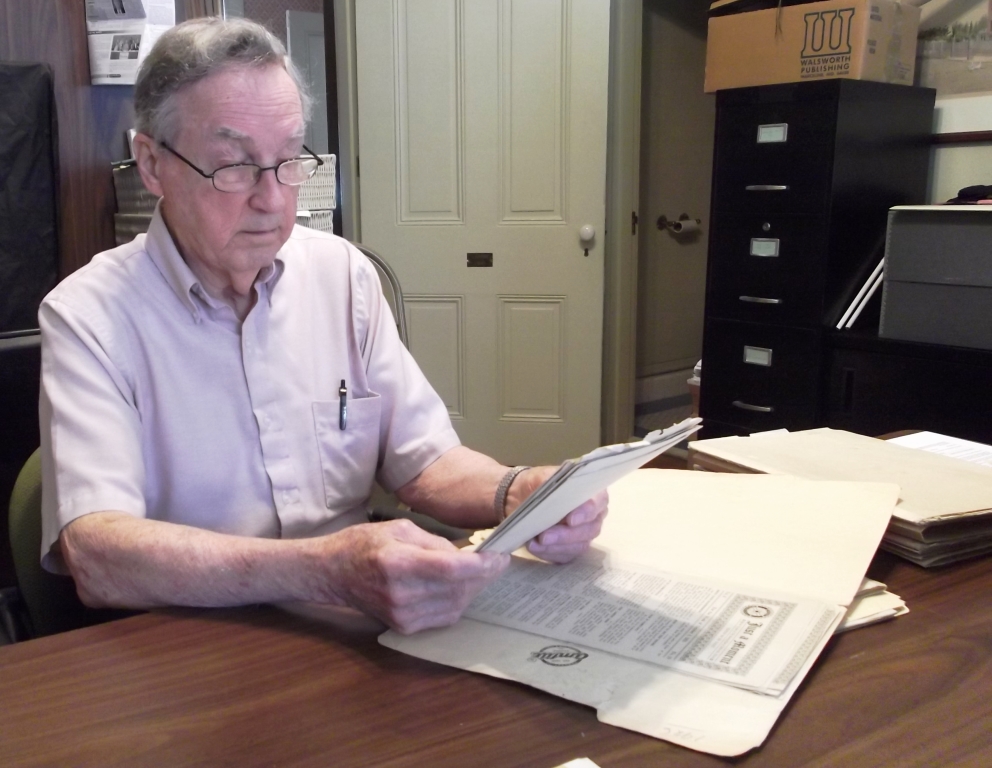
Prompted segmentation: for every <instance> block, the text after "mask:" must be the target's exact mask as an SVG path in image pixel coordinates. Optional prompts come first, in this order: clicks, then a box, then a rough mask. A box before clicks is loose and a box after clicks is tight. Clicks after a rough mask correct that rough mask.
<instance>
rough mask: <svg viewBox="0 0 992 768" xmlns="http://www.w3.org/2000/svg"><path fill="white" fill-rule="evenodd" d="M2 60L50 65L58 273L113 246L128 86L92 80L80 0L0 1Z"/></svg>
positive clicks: (129, 108) (129, 115)
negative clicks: (114, 165) (116, 164)
mask: <svg viewBox="0 0 992 768" xmlns="http://www.w3.org/2000/svg"><path fill="white" fill-rule="evenodd" d="M0 60H3V61H42V62H46V63H48V64H50V65H51V67H52V70H53V72H54V79H55V101H56V107H57V109H58V123H59V163H60V171H59V177H60V205H61V210H60V232H59V241H60V246H61V252H60V261H61V273H62V275H67V274H69V273H70V272H72V271H74V270H76V269H78V268H79V267H81V266H83V265H84V264H86V263H87V262H88V261H89V260H90V258H91V257H92V256H93V254H95V253H98V252H99V251H102V250H106V249H107V248H112V247H113V245H114V231H113V214H114V211H115V209H116V203H115V200H114V189H113V179H112V176H111V172H110V163H111V161H113V160H120V159H121V158H123V157H126V156H127V153H126V151H125V148H124V132H125V131H126V130H127V129H128V128H129V127H130V126H131V124H132V122H133V120H134V110H133V101H134V98H133V90H134V89H133V88H132V87H130V86H107V85H102V86H91V85H90V81H89V78H90V68H89V58H88V54H87V50H86V20H85V5H84V3H83V2H82V0H78V1H77V0H30V2H28V1H27V0H0Z"/></svg>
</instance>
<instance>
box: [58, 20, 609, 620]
mask: <svg viewBox="0 0 992 768" xmlns="http://www.w3.org/2000/svg"><path fill="white" fill-rule="evenodd" d="M308 107H309V104H308V99H307V97H306V94H305V91H304V89H302V88H301V87H300V80H299V76H298V74H297V73H296V71H295V70H294V68H293V66H292V64H291V63H289V62H288V59H287V57H286V55H285V50H284V49H283V47H282V45H281V44H280V43H279V41H278V40H277V39H275V38H274V37H273V36H272V35H271V34H270V33H268V32H267V31H266V30H265V29H264V28H262V27H260V26H258V25H255V24H253V23H251V22H247V21H227V22H225V21H221V20H218V19H210V20H196V21H192V22H187V23H185V24H182V25H180V26H178V27H175V28H174V29H172V30H170V31H169V32H167V33H166V34H164V35H163V36H162V37H161V38H160V40H159V41H158V43H157V44H156V45H155V47H154V48H153V50H152V51H151V53H150V54H149V56H148V59H147V60H146V61H145V63H144V65H143V67H142V70H141V73H140V75H139V79H138V83H137V85H136V87H135V109H136V112H137V129H138V134H137V136H136V137H135V139H134V151H135V156H136V159H137V162H138V167H139V170H140V172H141V175H142V178H143V179H144V182H145V185H146V186H147V187H148V188H149V189H150V190H151V191H152V192H154V193H155V194H158V195H161V196H162V201H161V203H160V205H159V207H158V209H157V211H156V213H155V216H154V217H153V219H152V222H151V226H150V228H149V231H148V234H147V235H146V236H139V237H138V238H136V239H135V240H134V242H132V243H130V244H128V245H124V246H121V247H119V248H115V249H113V250H111V251H107V252H105V253H102V254H99V255H98V256H96V257H95V258H94V259H93V261H92V262H91V263H90V264H88V265H87V266H86V267H84V268H82V269H80V270H79V271H78V272H76V273H75V274H73V275H72V276H70V277H69V278H68V279H66V280H65V281H64V282H63V283H62V284H61V285H59V286H58V287H57V288H56V289H55V290H54V291H53V292H52V293H51V294H50V295H49V296H48V297H47V298H46V299H45V301H44V303H43V305H42V307H41V310H40V313H39V317H40V323H41V328H42V332H43V337H42V338H43V347H42V350H43V361H44V362H43V368H44V372H43V381H42V396H41V417H42V435H43V436H42V460H43V477H44V493H43V506H44V541H43V552H42V555H43V563H44V564H45V566H46V567H48V568H49V569H51V570H56V571H59V570H61V571H63V572H64V571H65V570H68V572H69V573H71V574H72V576H73V577H74V578H75V581H76V586H77V589H78V591H79V594H80V596H81V598H82V599H83V601H84V602H86V603H87V604H89V605H92V606H120V607H149V606H157V605H197V606H222V605H236V604H243V603H257V602H275V601H290V600H304V601H315V602H318V603H324V604H330V605H336V606H348V607H352V608H355V609H358V610H360V611H363V612H365V613H367V614H370V615H372V616H375V617H377V618H379V619H381V620H382V621H384V622H386V623H387V624H389V625H390V626H392V627H395V628H396V629H398V630H399V631H401V632H415V631H417V630H419V629H423V628H425V627H432V626H441V625H445V624H450V623H452V622H454V621H456V620H457V619H458V617H459V616H460V614H461V612H462V611H463V610H464V608H465V606H466V605H467V604H468V602H469V601H470V600H471V599H472V597H473V596H474V595H475V594H477V593H478V592H479V590H481V589H482V588H483V587H484V586H485V585H486V584H488V583H489V582H490V581H491V580H493V579H495V578H496V577H497V576H498V575H499V574H500V573H501V571H502V570H503V569H504V568H505V567H506V565H507V562H508V558H507V557H506V556H503V555H495V554H477V553H472V552H464V551H459V550H458V549H456V548H455V547H454V546H452V545H451V544H450V543H449V542H447V541H445V540H443V539H439V538H437V537H435V536H432V535H430V534H428V533H425V532H424V531H422V530H420V529H419V528H416V527H415V526H414V525H412V524H411V523H408V522H407V521H395V522H391V523H380V524H368V523H365V524H362V521H363V520H364V519H366V518H365V508H364V505H365V502H366V501H367V499H368V497H369V494H370V492H371V488H372V484H373V481H374V479H376V478H378V480H379V482H380V483H381V484H382V485H383V486H384V487H385V488H387V489H389V490H395V492H396V494H397V496H398V497H399V498H400V499H401V500H403V501H404V502H406V503H408V504H409V505H410V506H411V507H413V508H414V509H417V510H420V511H423V512H426V513H428V514H430V515H432V516H434V517H435V518H437V519H438V520H441V521H443V522H446V523H450V524H453V525H458V526H461V527H471V528H480V527H488V526H491V525H493V524H495V523H497V522H498V519H499V518H500V517H502V516H503V515H505V514H507V513H510V512H512V511H513V509H514V508H515V507H516V506H517V505H518V504H519V503H520V502H521V501H522V500H523V499H524V498H526V496H527V495H528V494H529V493H530V492H531V491H533V490H534V488H536V487H537V486H538V485H539V484H540V483H541V482H542V481H543V479H544V478H546V477H547V476H548V475H549V474H550V472H551V471H552V469H551V468H547V467H544V468H537V469H529V470H524V471H520V468H516V469H513V470H509V471H508V469H507V467H504V466H501V465H500V464H498V463H497V462H496V461H493V460H492V459H490V458H488V457H486V456H483V455H481V454H479V453H476V452H474V451H471V450H469V449H468V448H465V447H462V446H460V445H459V441H458V438H457V436H456V435H455V433H454V431H453V430H452V427H451V424H450V421H449V419H448V416H447V412H446V410H445V408H444V406H443V405H442V403H441V401H440V399H439V398H438V396H437V395H436V394H435V392H434V391H433V389H431V387H430V385H429V384H428V383H427V381H426V379H425V378H424V376H423V374H422V373H421V372H420V370H419V369H418V368H417V366H416V364H415V363H414V361H413V359H412V358H411V357H410V356H409V354H408V353H407V352H406V350H405V349H404V348H403V346H402V344H401V343H400V342H399V340H398V338H397V334H396V329H395V326H394V324H393V320H392V317H391V315H390V312H389V309H388V306H387V305H386V304H385V302H384V299H383V296H382V293H381V289H380V286H379V283H378V279H377V277H376V275H375V272H374V269H373V268H372V266H371V265H370V264H369V262H368V261H367V260H366V259H365V258H364V257H363V256H362V255H361V254H360V253H359V252H358V251H357V250H356V249H355V248H354V247H352V246H351V245H349V244H348V243H347V242H346V241H344V240H341V239H339V238H336V237H333V236H331V235H327V234H323V233H319V232H315V231H312V230H308V229H304V228H300V227H296V226H295V214H296V199H297V191H298V185H299V184H301V183H303V182H304V181H305V180H306V179H307V178H309V177H310V176H311V175H312V174H313V172H314V170H315V169H316V166H317V163H318V161H317V159H316V158H315V157H314V156H313V155H312V153H310V151H309V150H307V149H306V148H305V147H303V133H304V126H305V122H306V118H307V112H308ZM342 384H344V388H345V389H346V390H347V395H346V398H347V408H346V413H345V409H344V408H342V404H341V397H340V394H339V388H340V387H341V386H342ZM605 513H606V500H605V495H602V496H599V497H597V498H595V499H593V500H590V501H589V502H586V503H585V504H583V505H582V506H581V507H579V508H577V509H576V510H574V511H573V512H571V513H570V514H569V515H568V517H566V518H565V520H564V521H563V522H562V523H560V524H558V525H556V526H554V527H553V528H550V529H549V530H547V531H545V532H544V533H543V534H541V535H540V536H539V537H538V538H537V539H535V540H533V541H532V542H531V543H530V544H529V547H530V550H531V552H533V553H534V554H536V555H538V556H540V557H542V558H544V559H546V560H550V561H558V562H562V561H567V560H569V559H571V558H573V557H575V556H576V555H577V554H579V553H581V552H583V551H584V550H585V549H586V548H587V547H588V545H589V542H590V541H591V540H592V539H593V538H594V537H595V536H596V535H597V534H598V532H599V529H600V525H601V522H602V519H603V517H604V515H605Z"/></svg>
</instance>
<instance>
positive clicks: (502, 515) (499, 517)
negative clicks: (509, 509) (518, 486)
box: [493, 467, 530, 525]
mask: <svg viewBox="0 0 992 768" xmlns="http://www.w3.org/2000/svg"><path fill="white" fill-rule="evenodd" d="M525 469H530V467H513V469H510V470H508V471H507V473H506V474H505V475H503V479H502V480H500V481H499V485H498V486H496V498H494V499H493V511H494V512H495V513H496V523H497V525H498V524H499V523H502V522H503V521H504V520H505V519H506V494H507V493H509V492H510V486H511V485H512V484H513V481H514V480H515V479H516V477H517V475H519V474H520V473H521V472H523V471H524V470H525Z"/></svg>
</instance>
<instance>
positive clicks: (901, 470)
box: [689, 429, 992, 567]
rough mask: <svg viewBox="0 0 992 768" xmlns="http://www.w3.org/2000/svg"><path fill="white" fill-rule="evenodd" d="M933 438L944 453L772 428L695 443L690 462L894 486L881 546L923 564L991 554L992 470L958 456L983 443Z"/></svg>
mask: <svg viewBox="0 0 992 768" xmlns="http://www.w3.org/2000/svg"><path fill="white" fill-rule="evenodd" d="M928 434H930V433H928ZM933 438H934V439H931V440H930V441H929V442H930V444H931V446H932V445H933V444H935V443H938V444H939V443H941V440H943V441H945V442H946V444H947V445H948V446H949V447H948V448H947V450H946V451H945V452H944V453H945V455H941V454H940V453H934V452H932V451H931V450H918V449H916V448H914V447H907V446H906V445H900V444H899V443H900V440H904V439H903V438H900V439H899V440H877V439H875V438H872V437H865V436H863V435H856V434H853V433H851V432H843V431H839V430H833V429H811V430H807V431H804V432H769V433H764V434H757V435H752V436H751V437H723V438H717V439H714V440H700V441H697V442H695V443H694V444H693V445H692V448H691V452H690V457H689V461H690V464H692V465H693V466H695V467H698V468H700V469H711V470H717V471H730V472H765V473H769V474H788V475H795V476H797V477H805V478H809V479H822V480H828V479H829V480H881V481H887V482H892V483H897V484H898V485H899V486H900V488H901V493H900V499H899V504H898V505H897V506H896V508H895V512H894V514H893V517H892V522H891V523H890V525H889V530H888V532H887V533H886V535H885V538H884V539H883V540H882V547H883V548H884V549H887V550H889V551H890V552H894V553H895V554H897V555H899V556H901V557H904V558H906V559H907V560H910V561H912V562H914V563H916V564H917V565H922V566H924V567H931V566H936V565H946V564H947V563H953V562H956V561H958V560H963V559H965V558H969V557H974V556H976V555H982V554H985V553H987V552H992V467H990V466H983V465H982V464H981V462H980V461H978V462H976V461H966V460H964V459H962V458H956V456H960V455H964V454H968V455H979V456H980V455H981V453H982V452H981V450H980V449H981V448H982V446H980V445H979V444H977V443H967V444H966V445H964V447H962V446H961V444H962V443H965V442H966V441H953V440H952V439H949V438H941V436H939V435H936V436H933ZM907 439H909V440H910V443H911V444H912V443H913V440H914V439H915V440H916V441H920V440H921V439H922V440H923V441H927V438H926V437H925V436H924V438H912V437H910V438H907ZM969 446H970V448H969Z"/></svg>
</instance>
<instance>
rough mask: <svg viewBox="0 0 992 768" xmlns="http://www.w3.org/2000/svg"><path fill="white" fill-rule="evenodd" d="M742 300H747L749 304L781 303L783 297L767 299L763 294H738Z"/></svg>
mask: <svg viewBox="0 0 992 768" xmlns="http://www.w3.org/2000/svg"><path fill="white" fill-rule="evenodd" d="M737 298H738V299H740V300H741V301H746V302H748V303H749V304H781V303H782V300H781V299H766V298H763V297H761V296H738V297H737Z"/></svg>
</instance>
